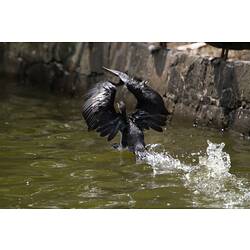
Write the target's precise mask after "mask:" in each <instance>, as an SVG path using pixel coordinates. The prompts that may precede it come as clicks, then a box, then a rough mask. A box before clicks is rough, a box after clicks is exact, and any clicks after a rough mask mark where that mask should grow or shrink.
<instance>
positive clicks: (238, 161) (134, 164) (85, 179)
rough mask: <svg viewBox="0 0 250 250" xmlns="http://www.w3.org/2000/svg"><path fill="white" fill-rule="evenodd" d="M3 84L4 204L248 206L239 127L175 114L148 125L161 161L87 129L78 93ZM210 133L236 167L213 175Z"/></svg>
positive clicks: (249, 169) (0, 181)
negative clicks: (154, 127) (166, 122)
mask: <svg viewBox="0 0 250 250" xmlns="http://www.w3.org/2000/svg"><path fill="white" fill-rule="evenodd" d="M0 85H1V86H2V90H1V92H0V208H193V207H194V208H211V207H212V208H222V207H243V208H246V207H250V202H249V200H250V198H249V194H248V192H249V191H250V184H249V183H250V154H249V152H250V140H245V139H243V138H241V137H240V136H239V135H238V134H233V133H220V132H218V131H216V130H210V129H205V128H194V127H192V126H191V124H190V123H189V122H185V121H180V120H176V121H173V122H172V123H171V125H170V126H169V127H168V128H167V129H166V130H165V131H164V133H163V134H161V133H157V132H153V131H147V132H146V134H145V139H146V143H147V144H160V145H159V146H157V147H156V148H155V149H151V151H152V152H154V150H155V151H157V152H158V153H155V154H154V155H153V154H152V155H151V160H152V159H153V160H155V161H156V163H154V164H151V163H150V161H148V162H138V161H136V159H135V156H134V155H133V154H131V153H129V152H127V151H122V152H121V151H116V150H114V149H112V148H111V146H110V143H108V142H107V141H106V140H105V139H103V138H100V137H99V136H98V135H97V134H96V133H94V132H91V133H89V132H87V130H86V126H85V124H84V122H83V120H82V118H81V114H80V106H81V102H80V100H79V99H70V98H66V97H62V96H55V95H52V94H49V93H47V92H46V91H43V90H35V89H32V88H26V87H16V86H15V84H14V83H11V82H5V80H3V79H2V80H1V82H0ZM118 137H119V136H118ZM118 137H117V138H116V140H115V141H114V142H118V139H119V138H118ZM207 140H210V141H211V142H213V143H222V142H224V143H225V144H226V146H225V148H224V149H223V152H227V153H228V154H229V156H230V159H231V165H230V169H224V170H222V172H221V173H219V174H216V175H214V174H213V173H214V172H213V171H214V170H211V164H210V167H208V168H207V167H206V166H201V165H202V164H200V163H198V162H199V159H198V158H199V156H205V155H206V148H207V146H208V145H207ZM163 151H166V152H167V153H168V155H169V156H170V157H172V158H171V159H172V160H176V161H177V162H178V164H179V165H180V164H181V165H180V167H179V168H178V167H176V164H174V163H166V162H165V161H164V159H165V158H164V157H166V156H164V155H163V153H162V152H163ZM160 156H161V157H163V158H164V159H163V160H162V158H160ZM164 164H165V165H164ZM178 164H177V165H178ZM158 165H159V166H160V171H159V166H158ZM205 165H206V164H205ZM212 165H213V163H212ZM222 165H223V164H222ZM216 166H217V165H216ZM219 166H220V167H221V164H220V165H219ZM185 167H188V170H185ZM222 169H223V168H222Z"/></svg>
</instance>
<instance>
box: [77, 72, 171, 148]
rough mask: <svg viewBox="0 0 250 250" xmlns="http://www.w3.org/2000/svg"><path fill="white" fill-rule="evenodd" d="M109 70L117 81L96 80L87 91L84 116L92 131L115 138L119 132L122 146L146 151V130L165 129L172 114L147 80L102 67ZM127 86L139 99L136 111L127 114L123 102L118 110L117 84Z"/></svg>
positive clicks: (108, 137)
mask: <svg viewBox="0 0 250 250" xmlns="http://www.w3.org/2000/svg"><path fill="white" fill-rule="evenodd" d="M103 68H104V69H105V70H107V71H108V72H110V73H112V74H114V75H116V76H118V77H119V79H120V82H119V83H118V84H115V83H112V82H111V81H104V82H100V83H97V84H96V86H95V87H94V88H92V89H91V90H89V91H88V92H87V94H86V101H85V103H84V105H83V109H82V115H83V117H84V119H85V121H86V123H87V125H88V129H89V130H96V131H97V132H99V133H100V136H102V137H104V136H107V139H108V141H110V140H112V139H113V138H114V137H115V136H116V134H117V133H118V132H120V133H121V142H120V146H121V147H122V148H128V149H129V151H132V152H134V153H138V152H144V151H145V142H144V133H143V130H144V129H150V128H152V129H154V130H156V131H159V132H162V131H163V130H162V128H161V127H162V126H165V125H166V119H167V115H168V114H169V113H168V111H167V110H166V108H165V106H164V102H163V99H162V97H161V96H160V95H159V94H158V93H157V92H156V91H155V90H153V89H152V88H151V87H150V86H149V85H147V83H146V82H145V81H141V82H138V81H136V80H134V79H133V78H131V77H129V76H128V75H127V74H125V73H123V72H120V71H118V70H111V69H107V68H105V67H103ZM121 85H125V86H126V87H127V89H128V90H129V91H130V92H131V93H132V94H133V95H134V96H135V98H136V99H137V105H136V111H135V112H133V113H132V114H129V115H128V114H127V112H126V106H125V103H124V102H120V103H118V112H117V111H116V110H115V107H114V102H115V94H116V90H117V87H118V86H121Z"/></svg>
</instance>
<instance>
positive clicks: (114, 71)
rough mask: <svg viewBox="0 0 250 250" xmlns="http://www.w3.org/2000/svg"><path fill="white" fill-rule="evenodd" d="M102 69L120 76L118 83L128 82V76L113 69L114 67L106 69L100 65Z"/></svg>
mask: <svg viewBox="0 0 250 250" xmlns="http://www.w3.org/2000/svg"><path fill="white" fill-rule="evenodd" d="M102 68H103V69H104V70H106V71H108V72H109V73H112V74H113V75H115V76H117V77H119V78H120V82H119V83H118V85H122V84H124V83H125V84H126V83H127V82H129V80H130V77H129V76H128V75H127V74H125V73H123V72H121V71H118V70H114V69H108V68H106V67H102Z"/></svg>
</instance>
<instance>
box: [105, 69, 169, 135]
mask: <svg viewBox="0 0 250 250" xmlns="http://www.w3.org/2000/svg"><path fill="white" fill-rule="evenodd" d="M103 69H105V70H106V71H108V72H110V73H112V74H114V75H116V76H118V77H119V78H120V82H122V83H123V84H125V85H126V87H127V89H128V90H129V91H130V92H131V93H132V94H133V95H134V96H135V98H136V100H137V105H136V111H135V112H134V113H133V114H131V115H130V118H131V119H132V120H133V121H134V122H135V123H136V124H137V125H138V126H139V127H140V128H141V129H149V128H152V129H154V130H156V131H162V128H161V127H162V126H165V125H166V119H167V115H169V112H168V111H167V109H166V108H165V105H164V101H163V99H162V97H161V96H160V94H159V93H158V92H156V91H155V90H154V89H152V88H151V87H150V86H149V85H148V84H147V82H146V81H141V82H139V81H137V80H135V79H133V78H131V77H129V76H128V75H127V74H126V73H124V72H121V71H118V70H113V69H108V68H105V67H103Z"/></svg>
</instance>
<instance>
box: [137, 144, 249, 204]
mask: <svg viewBox="0 0 250 250" xmlns="http://www.w3.org/2000/svg"><path fill="white" fill-rule="evenodd" d="M207 143H208V147H207V149H206V153H205V154H204V155H202V156H201V155H200V152H199V153H192V154H191V155H190V156H189V157H188V158H192V159H193V160H192V162H195V161H196V159H195V158H194V157H197V156H198V164H195V165H192V164H185V163H182V162H181V161H180V160H179V159H176V158H174V157H172V156H171V155H170V154H169V153H167V152H166V151H164V150H161V151H160V152H157V150H158V151H159V148H160V145H159V144H153V145H149V146H148V148H147V153H144V154H143V155H140V153H138V155H137V156H138V161H139V162H145V163H147V164H149V165H150V166H151V167H152V169H153V174H154V175H159V174H171V173H175V174H178V178H180V179H181V180H182V181H183V185H184V186H185V187H186V188H187V189H188V190H190V191H191V192H192V193H193V196H192V197H193V200H192V203H193V206H194V207H200V205H201V204H204V203H205V204H207V205H206V207H224V208H235V207H242V206H249V205H250V189H249V186H250V185H249V183H247V181H246V180H245V179H242V178H237V177H236V176H235V175H233V174H231V173H230V172H229V170H230V167H231V160H230V155H229V154H228V153H226V152H224V151H223V149H224V147H225V144H224V143H220V144H215V143H212V142H210V141H207Z"/></svg>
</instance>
